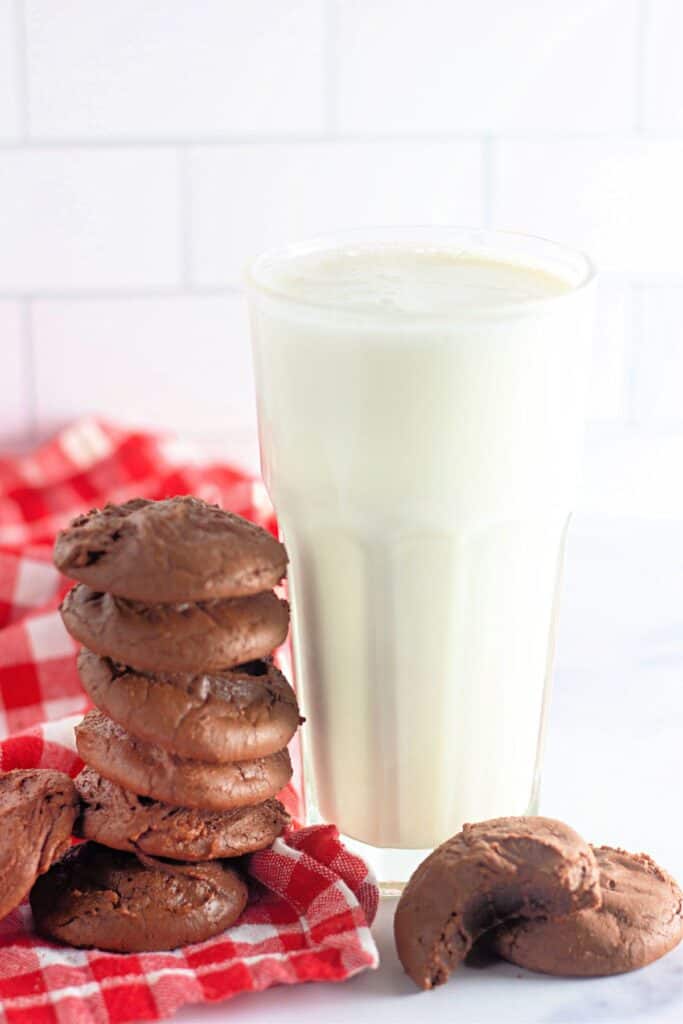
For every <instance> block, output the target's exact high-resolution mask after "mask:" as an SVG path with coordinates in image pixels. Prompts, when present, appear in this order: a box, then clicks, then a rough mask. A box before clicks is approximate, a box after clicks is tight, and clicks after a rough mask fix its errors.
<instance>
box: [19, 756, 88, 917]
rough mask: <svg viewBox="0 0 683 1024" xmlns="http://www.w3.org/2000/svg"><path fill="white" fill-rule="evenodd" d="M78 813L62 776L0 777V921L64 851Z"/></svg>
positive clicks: (38, 772)
mask: <svg viewBox="0 0 683 1024" xmlns="http://www.w3.org/2000/svg"><path fill="white" fill-rule="evenodd" d="M77 813H78V797H77V796H76V790H75V789H74V784H73V782H72V781H71V779H70V778H69V776H68V775H65V774H64V773H63V772H56V771H48V770H46V769H40V768H35V769H30V770H21V769H17V770H15V771H11V772H6V773H5V774H0V918H3V917H5V916H6V915H7V914H9V912H10V911H11V910H14V908H15V907H17V906H18V905H19V904H20V903H21V902H22V900H23V899H24V897H25V896H27V895H28V892H29V889H30V888H31V886H32V885H33V883H34V882H35V880H36V878H37V877H38V875H42V874H43V872H45V871H47V870H48V868H49V867H50V865H51V864H52V863H53V862H54V861H55V860H57V859H58V858H59V857H61V856H62V854H63V853H65V852H66V851H67V850H68V848H69V845H70V841H71V830H72V828H73V824H74V821H75V819H76V815H77Z"/></svg>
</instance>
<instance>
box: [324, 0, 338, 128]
mask: <svg viewBox="0 0 683 1024" xmlns="http://www.w3.org/2000/svg"><path fill="white" fill-rule="evenodd" d="M321 56H322V61H323V80H324V110H325V136H326V139H330V138H334V137H336V136H337V135H338V132H339V10H338V8H337V0H325V7H324V11H323V45H322V54H321Z"/></svg>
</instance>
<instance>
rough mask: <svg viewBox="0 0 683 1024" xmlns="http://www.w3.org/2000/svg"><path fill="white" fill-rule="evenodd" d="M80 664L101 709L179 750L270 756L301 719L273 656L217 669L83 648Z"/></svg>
mask: <svg viewBox="0 0 683 1024" xmlns="http://www.w3.org/2000/svg"><path fill="white" fill-rule="evenodd" d="M78 672H79V675H80V677H81V681H82V683H83V686H84V687H85V690H86V692H87V693H88V694H89V696H90V698H91V699H92V702H93V704H95V705H96V706H97V707H98V708H100V710H101V711H104V712H105V714H107V715H108V716H109V717H110V718H113V719H114V721H115V722H118V723H119V725H121V726H123V728H124V729H126V730H127V731H128V732H129V733H131V734H132V735H133V736H137V737H138V739H142V740H145V741H146V742H148V743H156V744H158V745H159V746H161V747H163V748H164V749H165V750H169V751H171V752H172V753H174V754H178V755H179V756H180V757H190V758H197V759H199V760H201V761H215V762H224V761H244V760H247V759H249V758H254V757H265V756H267V755H268V754H273V753H275V751H277V750H282V748H283V747H286V746H287V744H288V743H289V741H290V740H291V738H292V736H293V735H294V733H295V732H296V730H297V727H298V725H299V722H300V721H301V719H300V718H299V708H298V706H297V702H296V697H295V696H294V691H293V690H292V688H291V686H290V685H289V683H288V682H287V680H286V679H285V677H284V676H283V675H282V673H281V672H279V671H278V669H277V668H276V667H275V665H273V664H272V662H268V661H252V662H249V663H247V664H246V665H240V666H238V667H237V668H234V669H230V670H226V671H223V672H221V673H213V674H211V675H189V674H179V673H175V674H167V675H163V674H160V673H158V672H157V673H154V674H145V673H143V672H136V671H135V670H134V669H130V668H127V667H125V666H124V665H120V664H117V663H115V662H113V661H111V659H109V658H100V657H98V656H97V655H96V654H93V653H92V651H88V650H82V651H81V653H80V655H79V658H78Z"/></svg>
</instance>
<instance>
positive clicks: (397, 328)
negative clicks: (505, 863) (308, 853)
mask: <svg viewBox="0 0 683 1024" xmlns="http://www.w3.org/2000/svg"><path fill="white" fill-rule="evenodd" d="M593 277H594V274H593V269H592V267H591V264H590V263H589V261H588V260H587V258H586V257H585V256H583V255H581V254H579V253H576V252H572V251H570V250H567V249H565V248H563V247H561V246H559V245H556V244H554V243H552V242H548V241H544V240H541V239H535V238H531V237H528V236H523V235H511V234H505V233H496V232H489V231H481V230H471V229H461V228H444V229H439V228H410V229H380V230H374V231H366V232H349V233H347V234H340V235H338V236H336V237H333V238H327V239H318V240H315V241H313V242H310V243H304V244H300V245H293V246H290V247H287V248H284V249H280V250H278V251H272V252H268V253H266V254H264V255H263V256H261V257H260V258H259V259H257V260H256V261H255V263H254V264H253V265H252V266H251V269H250V273H249V292H250V312H251V323H252V338H253V351H254V362H255V373H256V385H257V399H258V413H259V434H260V447H261V463H262V469H263V475H264V479H265V482H266V485H267V488H268V491H269V493H270V496H271V499H272V501H273V504H274V506H275V510H276V512H277V516H278V520H279V524H280V529H281V531H282V536H283V539H284V542H285V544H286V545H287V549H288V551H289V556H290V562H291V565H290V572H289V587H290V597H291V602H292V613H293V645H294V658H295V677H296V685H297V688H298V692H299V696H300V700H301V704H302V713H303V714H304V715H305V716H306V725H305V727H304V729H303V730H302V734H301V735H302V742H303V744H304V777H305V785H306V800H307V814H308V818H309V821H310V822H319V821H324V822H334V823H335V824H337V825H338V826H339V829H340V831H341V832H342V834H343V835H344V837H345V838H346V839H347V840H348V841H349V845H351V846H352V847H353V848H356V849H357V850H358V851H359V852H361V853H362V854H363V855H364V856H365V857H366V858H367V859H368V860H369V861H370V863H371V864H372V865H373V866H374V867H375V869H376V870H377V872H378V874H379V877H380V878H381V879H382V880H384V881H385V882H388V881H397V882H401V881H403V880H405V878H407V877H408V875H409V874H410V872H411V871H412V869H413V868H414V867H415V865H416V863H417V862H418V861H419V860H421V859H422V858H423V857H424V856H425V852H426V851H427V850H429V849H431V848H432V847H434V846H435V845H437V844H438V843H440V842H442V841H443V840H444V839H446V838H448V837H449V836H451V835H453V834H454V833H455V832H457V831H458V830H459V829H460V828H461V827H462V825H463V822H466V821H478V820H481V819H484V818H491V817H496V816H499V815H507V814H530V813H531V814H533V813H535V812H536V810H537V806H538V796H539V778H540V765H541V756H542V749H543V733H544V721H545V715H546V708H547V702H548V689H549V679H550V676H551V669H552V657H553V644H554V636H555V628H556V624H557V608H558V596H559V590H560V580H561V575H562V564H563V558H564V549H565V539H566V536H567V527H568V523H569V518H570V515H571V510H572V504H573V502H574V495H575V490H576V482H577V471H578V467H579V455H580V449H581V438H582V421H583V412H584V398H585V392H586V376H587V373H586V369H587V363H588V359H589V350H590V335H591V322H592V306H593V291H594V289H593Z"/></svg>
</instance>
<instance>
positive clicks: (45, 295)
mask: <svg viewBox="0 0 683 1024" xmlns="http://www.w3.org/2000/svg"><path fill="white" fill-rule="evenodd" d="M242 294H243V291H242V288H240V287H239V286H238V285H230V284H226V285H190V286H189V287H183V286H182V285H171V286H170V287H168V288H163V287H162V288H160V287H156V288H155V287H152V286H150V287H149V288H144V287H143V288H111V289H97V288H93V289H88V288H84V289H74V290H73V291H50V290H49V289H46V290H42V291H36V290H35V289H34V290H32V291H31V292H30V293H28V292H16V291H2V290H1V289H0V300H3V301H14V302H24V301H26V300H27V299H31V300H33V301H39V302H108V301H113V302H117V301H122V302H125V301H127V300H130V299H175V298H181V297H184V298H190V297H193V296H194V297H196V298H212V297H218V298H220V297H230V296H235V297H237V296H241V295H242Z"/></svg>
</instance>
